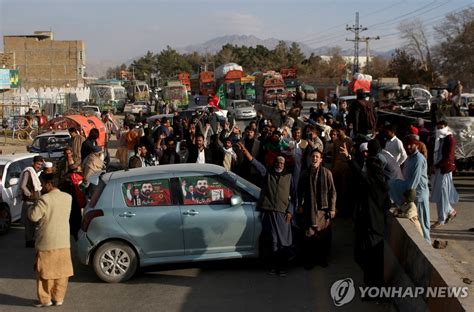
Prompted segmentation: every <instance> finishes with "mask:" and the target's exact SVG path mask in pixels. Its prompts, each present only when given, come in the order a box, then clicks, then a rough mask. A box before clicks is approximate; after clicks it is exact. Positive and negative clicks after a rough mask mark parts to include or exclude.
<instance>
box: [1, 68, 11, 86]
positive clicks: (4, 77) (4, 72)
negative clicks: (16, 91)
mask: <svg viewBox="0 0 474 312" xmlns="http://www.w3.org/2000/svg"><path fill="white" fill-rule="evenodd" d="M0 89H10V70H9V69H4V68H2V69H0Z"/></svg>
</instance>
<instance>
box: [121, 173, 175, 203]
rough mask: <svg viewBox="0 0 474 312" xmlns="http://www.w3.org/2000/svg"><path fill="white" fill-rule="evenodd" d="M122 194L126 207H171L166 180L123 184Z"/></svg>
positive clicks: (168, 186)
mask: <svg viewBox="0 0 474 312" xmlns="http://www.w3.org/2000/svg"><path fill="white" fill-rule="evenodd" d="M122 193H123V197H124V200H125V203H126V204H127V206H128V207H140V206H167V205H171V196H170V185H169V181H168V180H167V179H163V180H150V181H137V182H128V183H124V184H123V185H122Z"/></svg>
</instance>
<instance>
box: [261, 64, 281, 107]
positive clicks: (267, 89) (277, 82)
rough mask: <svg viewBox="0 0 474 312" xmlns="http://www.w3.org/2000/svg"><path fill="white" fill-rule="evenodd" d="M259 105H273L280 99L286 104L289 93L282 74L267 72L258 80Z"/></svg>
mask: <svg viewBox="0 0 474 312" xmlns="http://www.w3.org/2000/svg"><path fill="white" fill-rule="evenodd" d="M255 86H256V93H257V94H256V95H257V103H261V104H267V105H273V104H275V103H276V100H277V99H278V98H281V99H283V100H284V101H285V102H286V101H287V99H288V93H287V91H286V89H285V81H284V80H283V77H282V75H281V74H280V73H277V72H275V71H267V72H265V73H260V74H259V75H258V76H257V78H256V83H255Z"/></svg>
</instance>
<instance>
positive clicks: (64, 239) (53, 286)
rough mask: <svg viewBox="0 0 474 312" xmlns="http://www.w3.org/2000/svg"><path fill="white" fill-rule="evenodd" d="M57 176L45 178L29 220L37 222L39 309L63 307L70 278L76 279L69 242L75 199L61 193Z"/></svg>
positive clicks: (36, 264) (46, 176)
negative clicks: (56, 183) (56, 184)
mask: <svg viewBox="0 0 474 312" xmlns="http://www.w3.org/2000/svg"><path fill="white" fill-rule="evenodd" d="M53 180H54V175H53V174H47V175H45V176H44V178H43V186H42V187H43V189H42V192H43V194H44V195H42V196H41V197H40V199H39V201H38V203H37V204H36V205H35V206H34V207H32V208H30V210H29V211H28V218H29V219H30V220H31V221H33V222H38V228H37V231H36V244H35V248H36V262H35V271H36V272H37V290H38V292H37V295H38V300H39V303H38V304H36V305H35V306H37V307H48V306H51V305H53V302H54V304H55V305H57V306H60V305H62V304H63V300H64V296H65V294H66V288H67V284H68V278H69V277H70V276H72V275H73V269H72V260H71V246H70V240H69V215H70V213H71V204H72V197H71V195H69V194H66V193H63V192H61V191H60V190H58V189H57V188H56V187H55V186H54V184H53Z"/></svg>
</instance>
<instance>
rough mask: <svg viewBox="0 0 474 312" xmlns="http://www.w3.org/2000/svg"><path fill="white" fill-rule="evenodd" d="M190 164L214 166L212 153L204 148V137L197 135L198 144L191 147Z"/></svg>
mask: <svg viewBox="0 0 474 312" xmlns="http://www.w3.org/2000/svg"><path fill="white" fill-rule="evenodd" d="M188 163H197V164H212V153H211V151H210V150H209V149H208V148H206V147H205V146H204V136H203V135H202V134H200V133H199V134H197V135H196V144H192V145H191V146H190V147H189V157H188Z"/></svg>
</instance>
